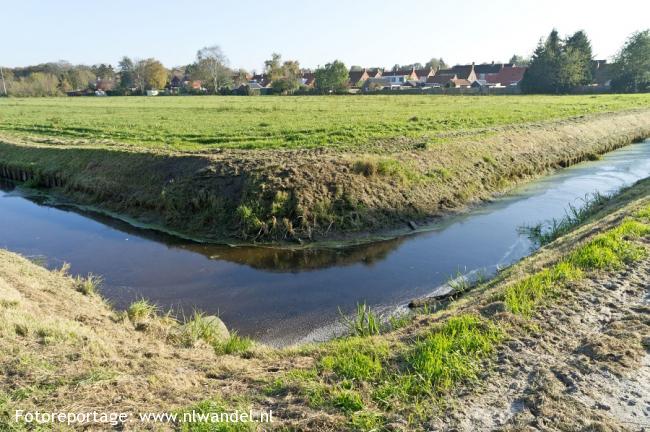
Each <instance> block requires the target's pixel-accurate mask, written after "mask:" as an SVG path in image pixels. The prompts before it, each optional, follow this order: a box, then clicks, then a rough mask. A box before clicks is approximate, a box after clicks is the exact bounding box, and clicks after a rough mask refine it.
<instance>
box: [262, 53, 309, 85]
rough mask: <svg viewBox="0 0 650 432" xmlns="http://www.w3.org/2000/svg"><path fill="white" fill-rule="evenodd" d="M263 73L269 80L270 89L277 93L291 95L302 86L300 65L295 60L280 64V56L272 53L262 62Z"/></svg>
mask: <svg viewBox="0 0 650 432" xmlns="http://www.w3.org/2000/svg"><path fill="white" fill-rule="evenodd" d="M264 71H265V73H266V74H267V75H268V77H269V79H270V80H271V87H273V90H275V91H276V92H278V93H281V94H290V93H293V92H294V91H295V90H297V89H298V88H299V87H300V85H301V84H302V82H301V77H302V72H301V71H300V63H298V62H297V61H295V60H287V61H285V62H282V56H281V55H280V54H278V53H273V54H272V55H271V58H270V59H269V60H266V61H265V62H264Z"/></svg>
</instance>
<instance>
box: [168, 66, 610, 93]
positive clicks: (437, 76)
mask: <svg viewBox="0 0 650 432" xmlns="http://www.w3.org/2000/svg"><path fill="white" fill-rule="evenodd" d="M610 66H611V65H610V64H608V63H607V62H606V61H605V60H594V61H593V69H594V83H593V85H594V86H598V87H608V86H609V83H610V81H611V79H610V77H609V75H610ZM525 73H526V67H524V66H517V65H515V64H512V63H494V62H493V63H486V64H478V65H477V64H474V63H472V64H467V65H456V66H453V67H451V68H447V69H440V70H436V69H435V68H432V67H426V68H420V69H416V68H414V67H413V68H408V69H397V70H386V69H381V68H364V69H358V68H355V69H351V70H350V71H349V73H348V82H347V85H348V88H350V89H353V90H356V91H359V90H362V91H372V90H385V89H391V90H394V89H400V88H409V87H411V88H412V87H420V88H459V89H467V88H481V89H485V88H509V87H516V86H518V85H519V82H520V81H521V80H522V79H523V77H524V74H525ZM232 80H233V83H235V86H234V87H235V88H236V89H237V88H246V89H247V90H253V91H259V92H262V93H263V92H264V91H265V90H266V89H269V88H270V87H271V80H270V78H269V76H268V75H267V74H263V73H262V74H249V73H244V72H238V73H235V74H234V75H233V77H232ZM301 80H302V85H303V86H304V87H306V88H313V87H314V86H315V83H316V77H315V74H314V73H313V72H312V71H311V70H303V71H302V76H301ZM181 86H185V87H186V88H191V89H193V90H202V89H203V86H202V83H201V81H198V80H193V81H187V79H186V78H183V77H181V76H174V77H173V78H172V80H171V88H177V87H181Z"/></svg>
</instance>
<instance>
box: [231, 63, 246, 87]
mask: <svg viewBox="0 0 650 432" xmlns="http://www.w3.org/2000/svg"><path fill="white" fill-rule="evenodd" d="M248 77H249V73H248V71H247V70H246V69H241V68H240V69H238V70H237V71H236V72H235V73H234V74H233V78H234V80H233V84H234V85H235V87H239V86H241V85H243V84H247V83H248Z"/></svg>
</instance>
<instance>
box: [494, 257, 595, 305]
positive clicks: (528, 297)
mask: <svg viewBox="0 0 650 432" xmlns="http://www.w3.org/2000/svg"><path fill="white" fill-rule="evenodd" d="M583 275H584V274H583V272H582V270H581V269H579V268H577V267H575V266H574V265H573V264H570V263H567V262H560V263H558V264H556V265H555V266H553V267H552V268H550V269H544V270H542V271H539V272H537V273H535V274H533V275H531V276H528V277H526V278H524V279H522V280H520V281H517V282H515V283H514V284H512V285H510V286H508V287H507V288H506V290H505V294H504V297H505V298H504V301H505V303H506V307H507V309H508V310H509V311H510V312H512V313H515V314H519V315H524V316H530V315H531V314H532V313H533V311H534V309H535V307H537V305H538V303H539V302H540V301H541V300H542V299H543V298H545V297H547V296H549V295H550V294H551V293H553V292H554V291H555V290H557V289H558V288H559V287H560V284H561V283H564V282H569V281H573V280H578V279H581V278H582V277H583Z"/></svg>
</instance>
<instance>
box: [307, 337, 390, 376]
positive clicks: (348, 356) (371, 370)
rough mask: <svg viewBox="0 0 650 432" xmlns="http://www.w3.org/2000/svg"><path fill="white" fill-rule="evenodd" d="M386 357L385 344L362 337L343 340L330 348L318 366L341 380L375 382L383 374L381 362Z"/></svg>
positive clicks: (387, 350) (386, 348)
mask: <svg viewBox="0 0 650 432" xmlns="http://www.w3.org/2000/svg"><path fill="white" fill-rule="evenodd" d="M388 355H389V347H388V345H387V344H385V343H380V342H373V341H372V340H370V339H368V338H363V337H352V338H345V339H341V340H339V341H336V342H334V343H333V344H332V345H331V346H330V349H329V354H327V355H325V356H324V357H323V358H322V359H321V361H320V364H319V365H320V368H321V369H323V370H325V371H332V372H334V373H335V374H336V375H337V377H339V378H341V379H350V380H357V381H377V380H379V379H380V378H381V375H382V372H383V366H382V361H383V360H385V359H386V358H387V357H388Z"/></svg>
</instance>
